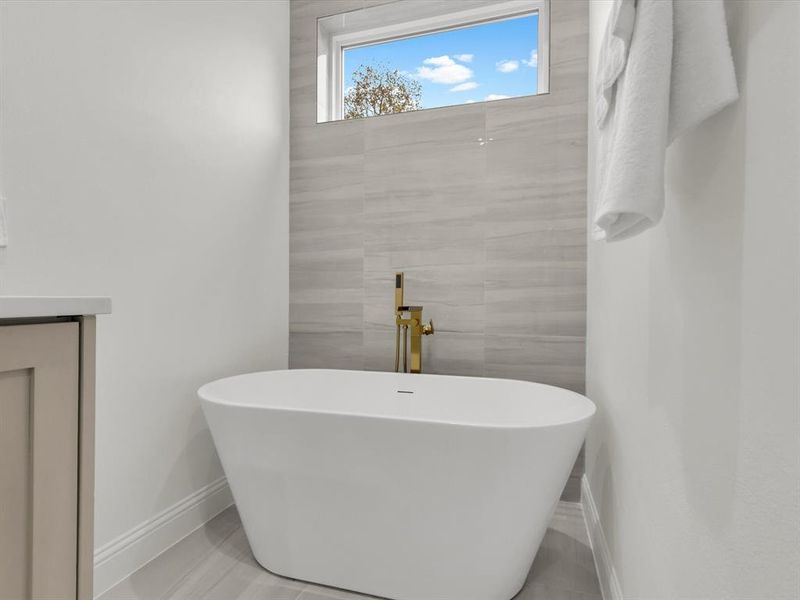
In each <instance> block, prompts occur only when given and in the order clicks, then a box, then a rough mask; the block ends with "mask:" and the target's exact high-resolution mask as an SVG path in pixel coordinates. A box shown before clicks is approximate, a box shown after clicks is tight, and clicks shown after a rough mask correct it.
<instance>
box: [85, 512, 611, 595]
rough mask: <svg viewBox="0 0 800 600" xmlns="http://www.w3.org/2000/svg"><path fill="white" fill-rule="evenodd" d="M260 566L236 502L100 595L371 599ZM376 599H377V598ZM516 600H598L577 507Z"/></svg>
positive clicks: (555, 523) (552, 530)
mask: <svg viewBox="0 0 800 600" xmlns="http://www.w3.org/2000/svg"><path fill="white" fill-rule="evenodd" d="M371 598H372V597H371V596H364V595H362V594H355V593H352V592H346V591H343V590H337V589H332V588H327V587H323V586H319V585H314V584H311V583H304V582H302V581H296V580H293V579H286V578H284V577H279V576H277V575H274V574H272V573H270V572H269V571H266V570H264V569H263V568H261V567H260V566H259V565H258V564H257V563H256V561H255V559H254V558H253V556H252V554H251V553H250V546H249V545H248V543H247V538H246V537H245V534H244V530H243V529H242V525H241V522H240V521H239V515H238V514H237V513H236V509H235V508H234V507H231V508H229V509H227V510H225V511H224V512H222V513H221V514H220V515H218V516H217V517H215V518H214V519H212V520H211V521H209V522H208V523H207V524H206V525H205V526H203V527H201V528H200V529H198V530H197V531H195V532H194V533H192V534H191V535H189V536H188V537H186V538H185V539H183V540H182V541H180V542H179V543H178V544H176V545H175V546H173V547H172V548H170V549H169V550H167V551H166V552H164V553H163V554H161V555H160V556H158V557H156V558H155V559H153V560H152V561H150V562H149V563H148V564H146V565H145V566H143V567H142V568H141V569H139V570H138V571H136V572H135V573H133V574H132V575H131V576H130V577H128V578H127V579H125V580H123V581H121V582H120V583H118V584H117V585H116V586H114V587H113V588H111V589H110V590H108V591H107V592H105V593H104V594H102V595H101V596H100V597H99V598H98V599H97V600H189V599H192V600H369V599H371ZM373 600H374V599H373ZM514 600H601V595H600V586H599V583H598V581H597V573H596V572H595V567H594V561H593V559H592V552H591V550H590V548H589V541H588V538H587V535H586V529H585V527H584V523H583V514H582V512H581V508H580V505H579V504H573V503H569V502H561V503H560V504H559V505H558V508H557V509H556V513H555V515H554V516H553V520H552V521H551V523H550V527H549V529H548V531H547V534H546V535H545V538H544V541H543V542H542V546H541V548H540V549H539V553H538V554H537V555H536V560H535V561H534V563H533V567H532V568H531V571H530V574H529V575H528V580H527V582H526V584H525V587H523V589H522V590H521V591H520V593H519V594H517V596H516V597H515V599H514Z"/></svg>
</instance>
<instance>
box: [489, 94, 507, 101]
mask: <svg viewBox="0 0 800 600" xmlns="http://www.w3.org/2000/svg"><path fill="white" fill-rule="evenodd" d="M506 98H511V96H506V95H504V94H489V95H488V96H486V98H484V100H505V99H506Z"/></svg>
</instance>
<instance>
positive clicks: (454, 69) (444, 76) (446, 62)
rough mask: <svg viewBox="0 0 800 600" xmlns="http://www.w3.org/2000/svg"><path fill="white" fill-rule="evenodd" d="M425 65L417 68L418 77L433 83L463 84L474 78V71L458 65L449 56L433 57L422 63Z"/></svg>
mask: <svg viewBox="0 0 800 600" xmlns="http://www.w3.org/2000/svg"><path fill="white" fill-rule="evenodd" d="M422 62H423V64H424V65H432V66H430V67H429V66H422V67H417V72H416V76H417V77H419V78H420V79H427V80H428V81H432V82H433V83H446V84H450V85H452V84H454V83H462V82H464V81H466V80H467V79H471V78H472V69H470V68H469V67H465V66H464V65H460V64H458V63H457V62H456V61H454V60H453V59H452V58H450V57H449V56H447V55H446V54H445V55H444V56H432V57H430V58H426V59H425V60H424V61H422Z"/></svg>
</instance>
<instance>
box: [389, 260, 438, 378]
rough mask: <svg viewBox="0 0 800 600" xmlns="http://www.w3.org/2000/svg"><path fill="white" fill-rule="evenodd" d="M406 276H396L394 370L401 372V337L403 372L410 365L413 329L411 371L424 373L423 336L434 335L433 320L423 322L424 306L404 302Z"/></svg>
mask: <svg viewBox="0 0 800 600" xmlns="http://www.w3.org/2000/svg"><path fill="white" fill-rule="evenodd" d="M404 288H405V276H404V274H403V273H395V276H394V314H395V325H396V327H397V329H396V331H395V338H394V370H395V372H396V373H397V372H400V353H401V352H400V337H401V333H402V338H403V350H402V354H403V373H408V372H409V367H408V334H409V329H410V330H411V372H412V373H422V336H423V335H433V320H431V321H430V322H429V323H427V324H423V323H422V307H421V306H406V305H405V303H404V302H403V290H404ZM406 314H407V315H408V316H406Z"/></svg>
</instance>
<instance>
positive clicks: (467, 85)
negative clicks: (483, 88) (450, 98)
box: [450, 81, 478, 92]
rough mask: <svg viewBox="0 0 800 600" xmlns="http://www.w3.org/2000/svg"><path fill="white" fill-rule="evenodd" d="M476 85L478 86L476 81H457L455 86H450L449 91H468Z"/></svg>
mask: <svg viewBox="0 0 800 600" xmlns="http://www.w3.org/2000/svg"><path fill="white" fill-rule="evenodd" d="M476 87H478V82H477V81H466V82H464V83H459V84H458V85H457V86H455V87H451V88H450V91H451V92H468V91H469V90H474V89H475V88H476Z"/></svg>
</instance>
